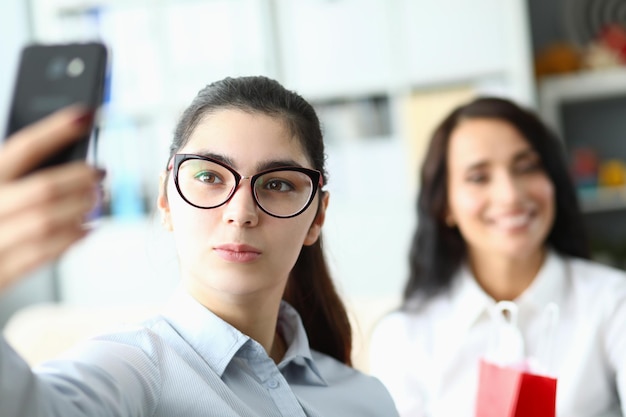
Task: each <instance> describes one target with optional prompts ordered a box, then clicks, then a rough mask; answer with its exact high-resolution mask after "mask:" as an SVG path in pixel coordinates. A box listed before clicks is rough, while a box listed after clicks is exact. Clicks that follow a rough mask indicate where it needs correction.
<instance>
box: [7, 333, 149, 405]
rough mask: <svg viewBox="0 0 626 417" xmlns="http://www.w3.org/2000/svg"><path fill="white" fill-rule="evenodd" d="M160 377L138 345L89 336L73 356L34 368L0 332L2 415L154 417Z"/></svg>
mask: <svg viewBox="0 0 626 417" xmlns="http://www.w3.org/2000/svg"><path fill="white" fill-rule="evenodd" d="M96 363H97V364H98V365H95V364H96ZM158 381H159V375H158V367H157V366H156V365H155V362H154V361H153V360H152V359H151V358H150V357H149V356H148V355H147V354H146V352H144V351H143V350H142V349H141V348H138V347H136V346H128V345H125V344H121V343H116V342H113V341H106V340H100V341H96V340H94V341H89V342H85V343H84V344H82V345H81V346H80V347H77V348H76V349H75V350H74V351H73V352H72V359H71V360H70V359H69V358H68V359H63V358H60V359H58V360H54V361H50V362H47V363H45V364H43V365H42V366H39V367H37V368H35V369H31V368H30V366H29V365H28V364H27V363H26V362H25V361H24V360H23V359H22V358H21V357H20V356H19V354H18V353H17V352H15V350H13V349H12V348H11V346H10V345H9V344H8V343H7V342H6V340H5V339H4V337H2V336H0V404H1V406H0V409H1V410H2V413H1V414H2V417H44V416H45V417H52V416H54V417H87V416H89V417H94V416H98V417H100V416H102V417H109V416H111V417H113V416H120V415H132V416H149V415H151V414H152V412H153V411H154V409H155V407H156V403H157V398H158V395H159V387H160V385H159V382H158Z"/></svg>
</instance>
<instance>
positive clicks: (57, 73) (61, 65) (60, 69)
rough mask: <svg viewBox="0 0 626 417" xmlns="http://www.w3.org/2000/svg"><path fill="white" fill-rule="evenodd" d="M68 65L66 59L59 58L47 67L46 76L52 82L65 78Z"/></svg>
mask: <svg viewBox="0 0 626 417" xmlns="http://www.w3.org/2000/svg"><path fill="white" fill-rule="evenodd" d="M66 65H67V63H66V60H65V58H61V57H57V58H54V59H53V60H51V61H50V62H49V63H48V66H47V67H46V76H47V77H48V78H49V79H51V80H58V79H59V78H61V77H63V74H64V73H65V67H66Z"/></svg>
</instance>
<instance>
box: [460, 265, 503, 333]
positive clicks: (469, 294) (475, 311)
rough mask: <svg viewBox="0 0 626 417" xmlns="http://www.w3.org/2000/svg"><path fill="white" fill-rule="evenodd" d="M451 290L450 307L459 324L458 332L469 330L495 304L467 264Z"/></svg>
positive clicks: (461, 269)
mask: <svg viewBox="0 0 626 417" xmlns="http://www.w3.org/2000/svg"><path fill="white" fill-rule="evenodd" d="M452 283H453V284H452V287H451V289H450V304H449V305H450V307H451V308H452V311H451V314H452V316H453V321H454V322H455V323H458V327H457V329H458V330H462V331H465V330H468V329H469V328H470V327H472V325H473V324H474V323H476V322H477V321H478V320H479V319H480V318H481V317H482V316H483V315H486V314H489V309H490V308H491V307H492V306H493V305H494V304H495V301H494V300H493V298H491V297H490V296H489V295H488V294H487V293H486V292H485V291H484V290H483V289H482V288H481V287H480V285H478V283H477V282H476V279H475V278H474V275H473V274H472V272H471V271H470V269H469V266H468V265H467V264H466V263H463V264H462V265H461V267H460V268H459V270H458V271H457V273H456V276H455V277H454V278H453V280H452Z"/></svg>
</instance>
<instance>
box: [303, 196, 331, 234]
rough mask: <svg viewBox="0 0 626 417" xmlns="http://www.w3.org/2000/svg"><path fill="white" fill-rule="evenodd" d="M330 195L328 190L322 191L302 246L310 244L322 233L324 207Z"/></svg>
mask: <svg viewBox="0 0 626 417" xmlns="http://www.w3.org/2000/svg"><path fill="white" fill-rule="evenodd" d="M329 198H330V195H329V194H328V191H324V195H323V196H322V200H321V201H320V207H319V209H318V210H317V215H316V216H315V219H314V220H313V223H312V224H311V227H309V231H308V232H307V234H306V237H305V238H304V246H311V245H312V244H314V243H315V242H317V239H318V238H319V237H320V233H322V226H323V225H324V220H326V208H328V199H329Z"/></svg>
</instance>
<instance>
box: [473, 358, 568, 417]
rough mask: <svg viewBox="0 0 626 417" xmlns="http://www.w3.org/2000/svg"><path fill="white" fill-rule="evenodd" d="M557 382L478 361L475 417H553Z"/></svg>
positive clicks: (507, 367)
mask: <svg viewBox="0 0 626 417" xmlns="http://www.w3.org/2000/svg"><path fill="white" fill-rule="evenodd" d="M555 413H556V379H555V378H551V377H548V376H543V375H538V374H533V373H530V372H527V371H524V370H520V369H515V368H514V367H510V366H499V365H495V364H493V363H490V362H487V361H485V360H481V362H480V374H479V382H478V395H477V398H476V417H554V416H555Z"/></svg>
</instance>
